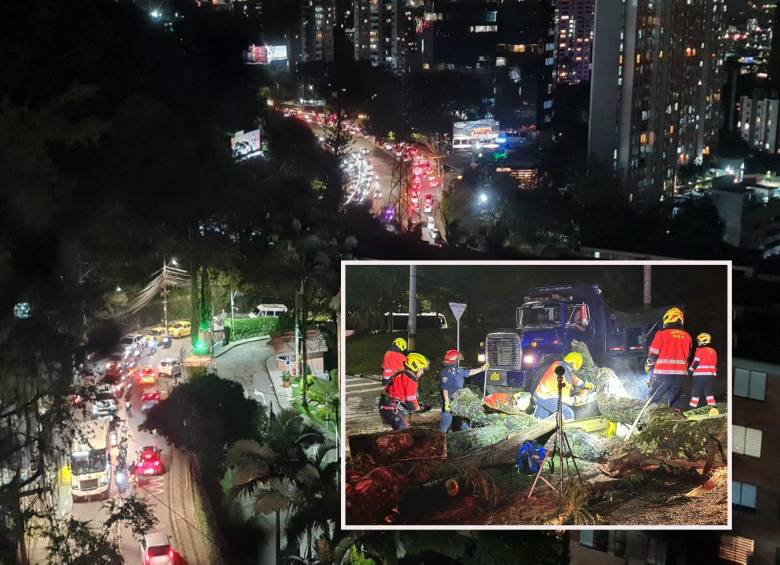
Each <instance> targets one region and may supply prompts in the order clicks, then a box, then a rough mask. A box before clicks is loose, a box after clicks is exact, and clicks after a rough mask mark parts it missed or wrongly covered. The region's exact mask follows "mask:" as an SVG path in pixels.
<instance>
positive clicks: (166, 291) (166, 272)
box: [162, 257, 168, 333]
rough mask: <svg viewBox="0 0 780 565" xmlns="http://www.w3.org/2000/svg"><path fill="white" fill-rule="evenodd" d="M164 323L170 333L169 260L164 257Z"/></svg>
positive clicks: (166, 330)
mask: <svg viewBox="0 0 780 565" xmlns="http://www.w3.org/2000/svg"><path fill="white" fill-rule="evenodd" d="M162 276H163V290H162V294H163V325H164V326H165V332H166V333H168V261H167V259H166V258H165V257H163V270H162Z"/></svg>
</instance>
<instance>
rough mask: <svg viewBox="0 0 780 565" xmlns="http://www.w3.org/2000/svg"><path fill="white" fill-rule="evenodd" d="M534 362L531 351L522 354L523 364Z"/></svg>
mask: <svg viewBox="0 0 780 565" xmlns="http://www.w3.org/2000/svg"><path fill="white" fill-rule="evenodd" d="M533 364H534V354H533V353H526V354H525V355H523V365H533Z"/></svg>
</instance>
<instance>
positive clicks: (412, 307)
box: [408, 265, 417, 351]
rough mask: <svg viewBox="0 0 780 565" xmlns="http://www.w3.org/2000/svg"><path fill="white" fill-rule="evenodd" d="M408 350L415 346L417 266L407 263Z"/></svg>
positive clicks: (412, 349)
mask: <svg viewBox="0 0 780 565" xmlns="http://www.w3.org/2000/svg"><path fill="white" fill-rule="evenodd" d="M408 329H409V336H408V337H409V339H408V342H409V351H414V350H415V349H416V348H417V266H416V265H409V325H408Z"/></svg>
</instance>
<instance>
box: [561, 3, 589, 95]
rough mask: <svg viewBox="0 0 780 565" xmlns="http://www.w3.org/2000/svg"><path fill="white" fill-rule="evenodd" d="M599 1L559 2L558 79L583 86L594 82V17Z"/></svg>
mask: <svg viewBox="0 0 780 565" xmlns="http://www.w3.org/2000/svg"><path fill="white" fill-rule="evenodd" d="M595 10H596V0H556V6H555V42H556V49H555V50H556V80H557V82H562V83H572V84H576V83H580V82H587V81H589V80H590V54H591V46H592V44H593V18H594V15H595Z"/></svg>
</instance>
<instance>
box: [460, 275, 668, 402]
mask: <svg viewBox="0 0 780 565" xmlns="http://www.w3.org/2000/svg"><path fill="white" fill-rule="evenodd" d="M664 310H665V308H655V309H652V310H643V311H641V312H631V313H629V312H619V311H617V310H613V309H611V308H609V307H608V306H607V305H606V303H605V302H604V299H603V297H602V291H601V289H600V288H599V286H598V285H596V284H570V285H557V286H545V287H539V288H533V289H531V290H530V292H529V294H528V296H526V297H525V300H524V301H523V304H522V305H521V306H519V307H518V308H517V310H516V327H515V328H514V329H513V330H507V331H496V332H492V333H489V334H488V335H487V336H486V338H485V341H484V346H483V347H484V349H481V351H480V355H484V356H485V361H486V362H487V363H488V366H489V368H488V370H487V371H486V372H485V373H483V375H484V377H483V379H484V380H483V379H479V380H483V382H481V383H479V382H478V381H475V382H477V383H478V384H480V385H482V386H483V393H484V394H485V395H488V394H492V393H494V392H504V393H514V392H518V391H523V390H525V391H528V392H532V391H531V390H530V389H531V388H532V384H533V383H532V381H533V378H534V376H535V375H536V374H537V369H538V368H539V367H544V366H547V365H549V362H551V361H552V360H553V359H558V358H560V356H562V355H565V354H566V353H569V352H570V351H571V342H572V340H578V341H582V342H584V343H585V344H587V346H588V349H589V350H590V353H591V355H592V356H593V360H594V361H595V362H596V363H597V364H599V365H602V366H608V367H612V368H613V369H614V368H617V367H618V366H619V367H622V368H626V367H627V366H628V367H630V368H631V369H638V368H639V367H641V364H642V362H643V361H644V359H645V356H646V352H647V345H646V344H649V342H650V340H651V339H652V337H653V334H654V333H655V331H656V329H658V328H659V327H661V317H662V315H663V312H664Z"/></svg>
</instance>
